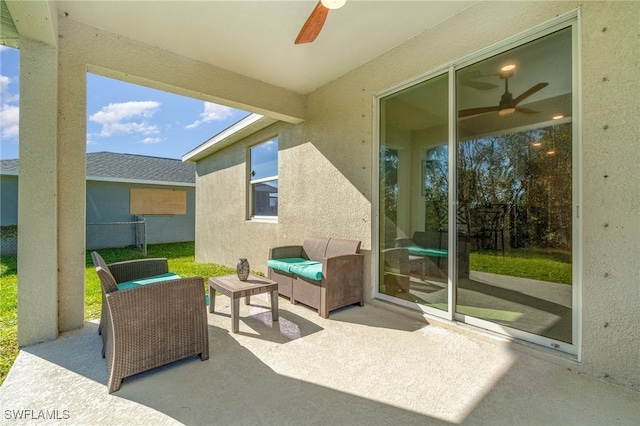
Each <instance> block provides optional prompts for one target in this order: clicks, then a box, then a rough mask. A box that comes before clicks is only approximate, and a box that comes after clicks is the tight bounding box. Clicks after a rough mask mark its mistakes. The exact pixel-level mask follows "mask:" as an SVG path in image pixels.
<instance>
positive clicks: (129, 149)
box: [0, 46, 248, 160]
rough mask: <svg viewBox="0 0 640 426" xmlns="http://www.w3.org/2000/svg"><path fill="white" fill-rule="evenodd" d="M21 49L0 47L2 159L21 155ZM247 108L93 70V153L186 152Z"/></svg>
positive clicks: (90, 128)
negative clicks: (122, 79) (104, 74)
mask: <svg viewBox="0 0 640 426" xmlns="http://www.w3.org/2000/svg"><path fill="white" fill-rule="evenodd" d="M19 57H20V52H19V50H17V49H12V48H8V47H4V46H0V100H1V109H0V129H1V131H0V137H1V140H2V142H1V147H0V158H1V159H3V160H4V159H10V158H18V141H19V134H18V113H19V108H20V98H19V92H20V89H19V87H20V86H19ZM246 115H248V113H247V112H245V111H241V110H237V109H233V108H229V107H225V106H222V105H217V104H212V103H209V102H204V101H201V100H198V99H192V98H187V97H184V96H179V95H174V94H171V93H167V92H162V91H159V90H154V89H150V88H147V87H143V86H137V85H134V84H130V83H125V82H122V81H119V80H113V79H110V78H106V77H102V76H99V75H96V74H90V73H87V152H100V151H109V152H122V153H129V154H141V155H151V156H155V157H165V158H181V157H182V155H183V154H185V153H187V152H188V151H190V150H191V149H193V148H195V147H196V146H198V145H200V144H201V143H203V142H205V141H206V140H208V139H209V138H211V137H212V136H214V135H216V134H218V133H219V132H221V131H222V130H224V129H226V128H227V127H229V126H230V125H232V124H233V123H235V122H237V121H239V120H240V119H242V118H243V117H245V116H246Z"/></svg>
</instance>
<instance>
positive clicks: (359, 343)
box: [0, 296, 640, 425]
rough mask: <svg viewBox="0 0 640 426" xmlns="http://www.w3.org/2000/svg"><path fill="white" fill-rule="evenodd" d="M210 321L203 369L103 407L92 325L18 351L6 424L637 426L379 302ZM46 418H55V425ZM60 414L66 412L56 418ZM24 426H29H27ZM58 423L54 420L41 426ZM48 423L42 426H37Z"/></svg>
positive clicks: (172, 375) (151, 380)
mask: <svg viewBox="0 0 640 426" xmlns="http://www.w3.org/2000/svg"><path fill="white" fill-rule="evenodd" d="M216 310H217V312H216V313H214V314H208V318H209V337H210V348H211V358H210V359H209V360H208V361H205V362H201V361H200V360H199V359H198V358H190V359H187V360H183V361H180V362H176V363H173V364H170V365H168V366H165V367H161V368H158V369H155V370H152V371H150V372H146V373H142V374H139V375H136V376H133V377H130V378H127V379H125V380H124V382H123V384H122V388H121V389H120V390H119V391H118V392H116V393H114V394H111V395H108V394H107V389H106V382H107V369H106V364H105V362H104V360H103V359H102V358H101V357H100V347H101V339H100V337H99V336H98V333H97V325H96V324H95V323H88V324H87V326H86V327H85V328H84V329H83V330H79V331H75V332H71V333H66V334H64V335H62V336H61V337H60V338H59V339H57V340H55V341H53V342H48V343H44V344H40V345H35V346H31V347H28V348H24V349H23V350H22V351H21V353H20V355H19V356H18V358H17V360H16V362H15V364H14V366H13V368H12V370H11V372H10V373H9V375H8V377H7V379H6V381H5V382H4V384H3V386H2V388H0V392H1V394H2V398H1V401H2V412H3V421H5V422H6V421H9V422H11V423H15V422H14V420H15V418H17V417H19V415H20V413H22V415H23V416H24V415H25V410H33V411H32V412H29V413H28V414H26V415H30V416H32V417H33V416H38V415H43V416H47V415H49V416H50V417H51V416H53V417H55V415H57V416H59V417H62V416H64V415H65V414H66V416H67V417H68V420H66V422H67V423H74V424H124V423H128V424H140V423H144V424H176V423H178V424H278V425H282V424H450V423H453V424H457V423H469V424H516V423H522V422H525V423H528V424H581V425H585V424H597V425H603V424H637V419H638V418H640V395H638V394H635V393H632V392H629V391H626V390H624V389H620V388H618V387H615V386H611V385H608V384H605V383H601V382H598V381H596V380H594V379H591V378H588V377H584V376H581V375H579V374H577V373H574V372H571V371H568V369H567V368H566V366H565V367H562V366H559V365H556V364H554V363H550V362H548V361H544V360H542V359H540V358H535V357H532V356H530V355H528V354H526V353H525V352H524V351H519V350H514V346H513V344H510V343H507V342H502V341H499V340H494V339H490V338H476V337H474V336H470V335H469V334H468V333H458V332H457V331H455V330H452V329H448V328H441V327H438V326H432V325H429V324H428V323H427V322H426V320H425V319H424V318H423V317H422V316H420V315H417V314H415V313H412V312H408V311H404V310H398V309H396V308H389V307H388V306H387V305H386V304H384V303H381V302H374V303H369V304H367V305H365V306H364V307H362V308H361V307H357V306H353V307H347V308H344V309H341V310H338V311H334V312H333V313H332V314H331V317H330V318H329V319H323V318H321V317H319V316H318V315H317V313H316V312H315V311H313V310H311V309H309V308H307V307H304V306H301V305H297V306H293V305H291V304H290V303H289V302H288V301H287V300H285V299H281V303H280V321H279V322H278V323H274V324H273V326H272V324H271V321H270V319H271V318H270V312H269V303H268V299H267V298H266V296H264V297H263V298H261V297H260V296H257V297H254V298H252V305H251V306H248V307H247V306H244V305H243V304H242V303H241V319H240V333H238V334H231V333H230V332H229V330H230V326H231V319H230V316H229V312H230V308H229V304H228V299H226V298H223V297H220V298H218V300H217V304H216ZM56 410H57V411H56ZM65 410H66V411H65ZM31 421H32V420H31ZM49 421H50V422H52V423H56V422H58V421H59V420H55V419H54V420H49ZM45 423H46V422H45Z"/></svg>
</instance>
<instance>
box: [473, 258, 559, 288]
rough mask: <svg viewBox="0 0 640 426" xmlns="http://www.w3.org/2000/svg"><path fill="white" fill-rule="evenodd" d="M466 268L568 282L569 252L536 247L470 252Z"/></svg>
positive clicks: (553, 281)
mask: <svg viewBox="0 0 640 426" xmlns="http://www.w3.org/2000/svg"><path fill="white" fill-rule="evenodd" d="M469 267H470V269H471V270H472V271H480V272H490V273H492V274H500V275H508V276H511V277H521V278H529V279H533V280H539V281H548V282H552V283H560V284H571V253H570V252H564V251H555V250H535V249H515V250H510V251H506V252H505V253H504V255H503V254H502V252H500V251H497V252H493V251H484V252H472V253H471V255H470V257H469Z"/></svg>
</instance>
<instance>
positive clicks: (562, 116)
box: [551, 114, 564, 120]
mask: <svg viewBox="0 0 640 426" xmlns="http://www.w3.org/2000/svg"><path fill="white" fill-rule="evenodd" d="M551 118H552V119H553V120H560V119H561V118H564V115H561V114H558V115H554V116H553V117H551Z"/></svg>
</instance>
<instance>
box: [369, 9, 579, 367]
mask: <svg viewBox="0 0 640 426" xmlns="http://www.w3.org/2000/svg"><path fill="white" fill-rule="evenodd" d="M568 27H571V34H572V70H571V72H572V118H571V119H572V139H573V142H572V149H573V153H572V170H573V172H572V173H573V177H572V182H573V189H572V191H573V192H572V307H571V309H572V343H566V342H561V341H557V340H554V339H550V338H547V337H543V336H540V335H536V334H533V333H529V332H524V331H521V330H516V329H513V328H508V327H504V326H500V325H498V324H496V323H492V322H489V321H485V320H480V319H478V318H474V317H469V316H465V315H462V314H458V313H456V312H455V305H456V289H457V286H458V283H457V273H456V266H457V265H456V259H457V256H456V255H455V254H456V253H457V249H458V247H457V244H458V241H457V238H456V234H457V232H455V230H457V224H456V211H457V207H458V201H457V184H456V182H457V167H456V160H457V151H456V150H457V134H456V133H457V120H456V116H457V109H456V80H455V78H456V77H455V75H456V71H457V70H458V69H461V68H463V67H466V66H469V65H472V64H475V63H478V62H480V61H482V60H484V59H487V58H490V57H492V56H495V55H497V54H500V53H503V52H505V51H507V50H510V49H512V48H515V47H518V46H521V45H523V44H525V43H528V42H530V41H533V40H537V39H539V38H541V37H544V36H546V35H548V34H551V33H553V32H555V31H558V30H561V29H564V28H568ZM580 34H581V31H580V11H579V9H577V10H574V11H571V12H569V13H566V14H564V15H561V16H559V17H557V18H555V19H553V20H550V21H548V22H546V23H543V24H541V25H538V26H536V27H534V28H531V29H530V30H527V31H524V32H522V33H520V34H517V35H515V36H512V37H510V38H508V39H506V40H504V41H501V42H499V43H496V44H493V45H491V46H488V47H486V48H484V49H481V50H479V51H477V52H474V53H472V54H470V55H467V56H465V57H463V58H460V59H458V60H456V61H453V62H451V63H448V64H446V65H444V66H441V67H439V68H436V69H434V70H431V71H429V72H427V73H424V74H421V75H419V76H416V77H414V78H412V79H410V80H408V81H404V82H402V83H399V84H397V85H395V86H392V87H390V88H387V89H385V90H383V91H381V92H379V93H376V94H374V96H373V109H374V111H373V117H374V120H373V129H372V135H373V144H372V145H373V146H372V149H373V155H372V163H373V164H372V166H373V167H372V183H373V187H374V191H372V195H373V196H372V212H371V213H372V233H371V235H372V238H371V241H372V249H373V257H372V262H371V264H372V271H371V276H372V279H373V283H372V284H373V297H374V298H377V299H380V300H385V301H389V302H392V303H395V304H398V305H401V306H405V307H408V308H411V309H415V310H418V311H422V312H424V313H426V314H428V315H433V316H435V317H439V318H442V319H446V320H452V321H459V322H464V323H466V324H469V325H472V326H475V327H480V328H483V329H485V330H488V331H491V332H496V333H499V334H500V335H503V336H508V337H511V338H514V339H518V340H522V341H524V342H529V343H533V344H535V345H539V346H543V347H547V348H552V349H554V350H557V351H560V352H563V353H566V354H569V355H571V356H572V357H574V358H576V359H577V360H578V361H580V358H581V351H580V348H581V347H582V314H581V313H582V297H581V295H582V273H581V270H582V218H581V216H582V214H581V212H580V209H581V207H580V206H581V205H582V192H581V187H582V148H581V147H582V131H581V129H582V126H581V123H582V109H581V91H580V87H581V83H582V81H581V73H580V70H581V64H580V54H579V52H580V47H581V46H580ZM443 74H448V81H449V99H448V108H449V121H448V137H449V141H448V156H449V158H448V161H449V176H448V178H449V188H448V189H449V192H448V196H449V201H448V215H449V217H448V226H449V228H448V229H449V232H448V247H449V253H450V255H449V256H448V279H447V285H448V288H447V300H448V309H447V310H446V311H442V310H439V309H435V308H432V307H429V306H425V305H421V304H418V303H416V302H411V301H408V300H403V299H399V298H396V297H393V296H389V295H386V294H384V293H381V292H380V146H381V136H382V135H381V134H380V132H381V122H382V121H381V112H382V111H381V100H382V99H383V98H384V97H386V96H389V95H393V94H394V93H397V92H399V91H400V90H403V89H407V88H409V87H412V86H414V85H416V84H419V83H422V82H425V81H427V80H429V79H432V78H435V77H438V76H441V75H443ZM452 230H453V231H454V232H452ZM452 254H453V255H452Z"/></svg>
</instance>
